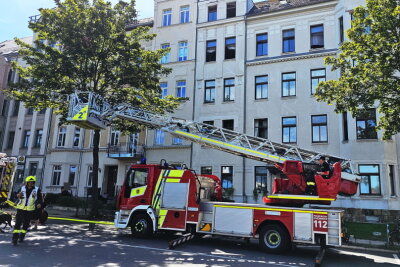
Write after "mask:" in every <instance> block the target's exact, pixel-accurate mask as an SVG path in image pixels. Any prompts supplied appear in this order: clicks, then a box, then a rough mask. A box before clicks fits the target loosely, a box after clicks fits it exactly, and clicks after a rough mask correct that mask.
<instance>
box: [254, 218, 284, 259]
mask: <svg viewBox="0 0 400 267" xmlns="http://www.w3.org/2000/svg"><path fill="white" fill-rule="evenodd" d="M258 241H259V243H260V246H261V247H262V248H263V249H264V250H265V251H267V252H270V253H276V254H279V253H282V252H285V251H286V250H288V249H289V246H290V239H289V235H288V233H287V232H286V229H284V228H283V227H282V226H280V225H277V224H269V225H265V226H264V227H263V228H262V229H261V231H260V234H259V240H258Z"/></svg>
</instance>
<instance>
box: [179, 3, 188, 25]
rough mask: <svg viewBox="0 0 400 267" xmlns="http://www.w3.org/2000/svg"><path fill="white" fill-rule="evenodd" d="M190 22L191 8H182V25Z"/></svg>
mask: <svg viewBox="0 0 400 267" xmlns="http://www.w3.org/2000/svg"><path fill="white" fill-rule="evenodd" d="M188 22H189V7H188V6H182V7H181V16H180V23H188Z"/></svg>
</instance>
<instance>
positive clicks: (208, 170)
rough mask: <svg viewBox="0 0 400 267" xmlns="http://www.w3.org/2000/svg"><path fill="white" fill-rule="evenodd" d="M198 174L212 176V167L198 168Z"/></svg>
mask: <svg viewBox="0 0 400 267" xmlns="http://www.w3.org/2000/svg"><path fill="white" fill-rule="evenodd" d="M200 174H212V167H211V166H202V167H201V168H200Z"/></svg>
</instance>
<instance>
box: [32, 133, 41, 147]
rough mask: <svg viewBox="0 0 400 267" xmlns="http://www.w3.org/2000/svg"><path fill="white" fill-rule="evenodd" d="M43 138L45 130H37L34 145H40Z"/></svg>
mask: <svg viewBox="0 0 400 267" xmlns="http://www.w3.org/2000/svg"><path fill="white" fill-rule="evenodd" d="M42 139H43V130H42V129H40V130H36V134H35V144H34V145H33V146H34V147H40V146H41V145H42Z"/></svg>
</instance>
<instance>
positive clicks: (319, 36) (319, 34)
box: [310, 24, 324, 48]
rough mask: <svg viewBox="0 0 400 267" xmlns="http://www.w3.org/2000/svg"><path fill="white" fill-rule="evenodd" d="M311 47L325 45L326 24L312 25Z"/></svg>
mask: <svg viewBox="0 0 400 267" xmlns="http://www.w3.org/2000/svg"><path fill="white" fill-rule="evenodd" d="M310 42H311V48H323V47H324V25H322V24H321V25H314V26H311V27H310Z"/></svg>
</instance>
